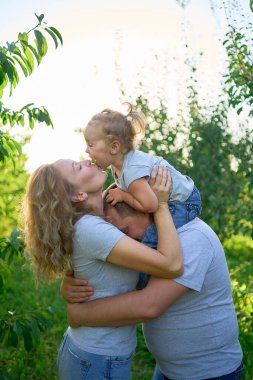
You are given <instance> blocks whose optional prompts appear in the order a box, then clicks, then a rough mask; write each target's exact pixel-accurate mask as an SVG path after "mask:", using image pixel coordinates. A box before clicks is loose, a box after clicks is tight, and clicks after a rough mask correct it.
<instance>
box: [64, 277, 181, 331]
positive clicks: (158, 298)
mask: <svg viewBox="0 0 253 380" xmlns="http://www.w3.org/2000/svg"><path fill="white" fill-rule="evenodd" d="M187 291H188V288H186V287H185V286H183V285H181V284H178V283H176V282H175V281H173V280H163V279H159V278H151V280H150V281H149V283H148V285H147V286H146V288H145V289H143V290H139V291H134V292H130V293H125V294H121V295H118V296H114V297H106V298H103V299H99V300H95V301H90V302H85V303H75V304H68V306H67V315H68V321H69V324H70V326H72V327H79V326H92V327H94V326H126V325H130V324H135V323H139V322H146V321H149V320H150V319H153V318H156V317H158V316H159V315H160V314H162V313H163V312H164V311H165V310H166V309H167V308H169V307H170V306H171V305H172V304H173V303H174V302H175V301H176V300H178V299H179V298H180V297H182V296H183V295H184V294H185V293H186V292H187Z"/></svg>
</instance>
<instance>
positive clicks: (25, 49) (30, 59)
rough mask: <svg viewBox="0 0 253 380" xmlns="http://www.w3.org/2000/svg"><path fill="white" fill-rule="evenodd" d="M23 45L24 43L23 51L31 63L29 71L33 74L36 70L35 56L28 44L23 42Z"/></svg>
mask: <svg viewBox="0 0 253 380" xmlns="http://www.w3.org/2000/svg"><path fill="white" fill-rule="evenodd" d="M21 45H22V48H23V52H24V54H25V56H26V58H27V63H28V65H29V68H30V70H29V73H30V74H31V73H32V72H33V70H34V58H33V54H32V53H31V51H30V50H29V48H28V45H27V44H24V43H22V42H21Z"/></svg>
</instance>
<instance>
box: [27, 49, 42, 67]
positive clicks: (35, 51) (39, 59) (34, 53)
mask: <svg viewBox="0 0 253 380" xmlns="http://www.w3.org/2000/svg"><path fill="white" fill-rule="evenodd" d="M27 48H29V49H30V50H31V52H32V53H33V55H34V57H35V58H36V61H37V64H38V65H39V64H40V62H41V58H40V56H39V55H38V53H37V50H36V49H35V48H34V47H33V46H32V45H29V44H28V45H27Z"/></svg>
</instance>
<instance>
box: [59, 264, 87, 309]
mask: <svg viewBox="0 0 253 380" xmlns="http://www.w3.org/2000/svg"><path fill="white" fill-rule="evenodd" d="M92 294H93V288H92V287H91V286H89V285H88V283H87V281H85V280H81V279H78V278H75V277H74V271H73V269H68V270H67V271H66V273H65V276H64V278H63V280H62V284H61V295H62V297H63V298H64V299H65V301H67V302H69V303H76V302H85V301H88V299H89V298H90V296H91V295H92Z"/></svg>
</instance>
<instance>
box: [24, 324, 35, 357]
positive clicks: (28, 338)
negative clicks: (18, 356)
mask: <svg viewBox="0 0 253 380" xmlns="http://www.w3.org/2000/svg"><path fill="white" fill-rule="evenodd" d="M22 331H23V338H24V346H25V349H26V351H27V352H30V351H31V350H32V349H33V339H32V334H31V329H30V328H29V327H28V326H23V328H22Z"/></svg>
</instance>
